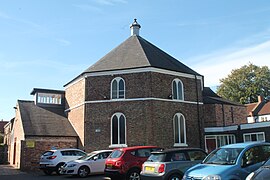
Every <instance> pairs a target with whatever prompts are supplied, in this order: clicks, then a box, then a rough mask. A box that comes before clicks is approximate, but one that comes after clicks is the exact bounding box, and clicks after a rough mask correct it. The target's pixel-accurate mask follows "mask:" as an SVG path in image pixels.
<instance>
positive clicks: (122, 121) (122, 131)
mask: <svg viewBox="0 0 270 180" xmlns="http://www.w3.org/2000/svg"><path fill="white" fill-rule="evenodd" d="M125 128H126V122H125V117H124V116H123V115H121V116H120V144H125V143H126V142H125V139H126V138H125V137H126V129H125Z"/></svg>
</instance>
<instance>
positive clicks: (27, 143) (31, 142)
mask: <svg viewBox="0 0 270 180" xmlns="http://www.w3.org/2000/svg"><path fill="white" fill-rule="evenodd" d="M26 147H28V148H34V147H35V141H31V140H30V141H26Z"/></svg>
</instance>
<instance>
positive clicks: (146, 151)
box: [135, 149, 151, 157]
mask: <svg viewBox="0 0 270 180" xmlns="http://www.w3.org/2000/svg"><path fill="white" fill-rule="evenodd" d="M150 155H151V149H138V150H137V151H136V152H135V156H138V157H149V156H150Z"/></svg>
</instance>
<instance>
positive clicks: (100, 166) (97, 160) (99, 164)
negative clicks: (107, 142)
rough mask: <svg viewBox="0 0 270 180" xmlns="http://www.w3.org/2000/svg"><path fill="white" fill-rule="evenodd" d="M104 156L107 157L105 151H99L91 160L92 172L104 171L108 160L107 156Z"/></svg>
mask: <svg viewBox="0 0 270 180" xmlns="http://www.w3.org/2000/svg"><path fill="white" fill-rule="evenodd" d="M104 157H105V155H104V153H98V154H96V155H95V156H94V157H92V158H91V159H90V160H89V165H90V169H91V172H94V173H98V172H104V169H105V160H106V158H104Z"/></svg>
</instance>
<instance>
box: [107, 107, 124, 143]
mask: <svg viewBox="0 0 270 180" xmlns="http://www.w3.org/2000/svg"><path fill="white" fill-rule="evenodd" d="M114 116H116V117H117V120H118V144H113V134H112V133H113V117H114ZM121 116H124V119H125V143H124V144H120V143H119V140H120V122H119V121H120V117H121ZM117 147H127V120H126V116H125V115H124V114H123V113H119V112H118V113H114V114H113V115H112V117H111V145H110V146H109V148H117Z"/></svg>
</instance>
